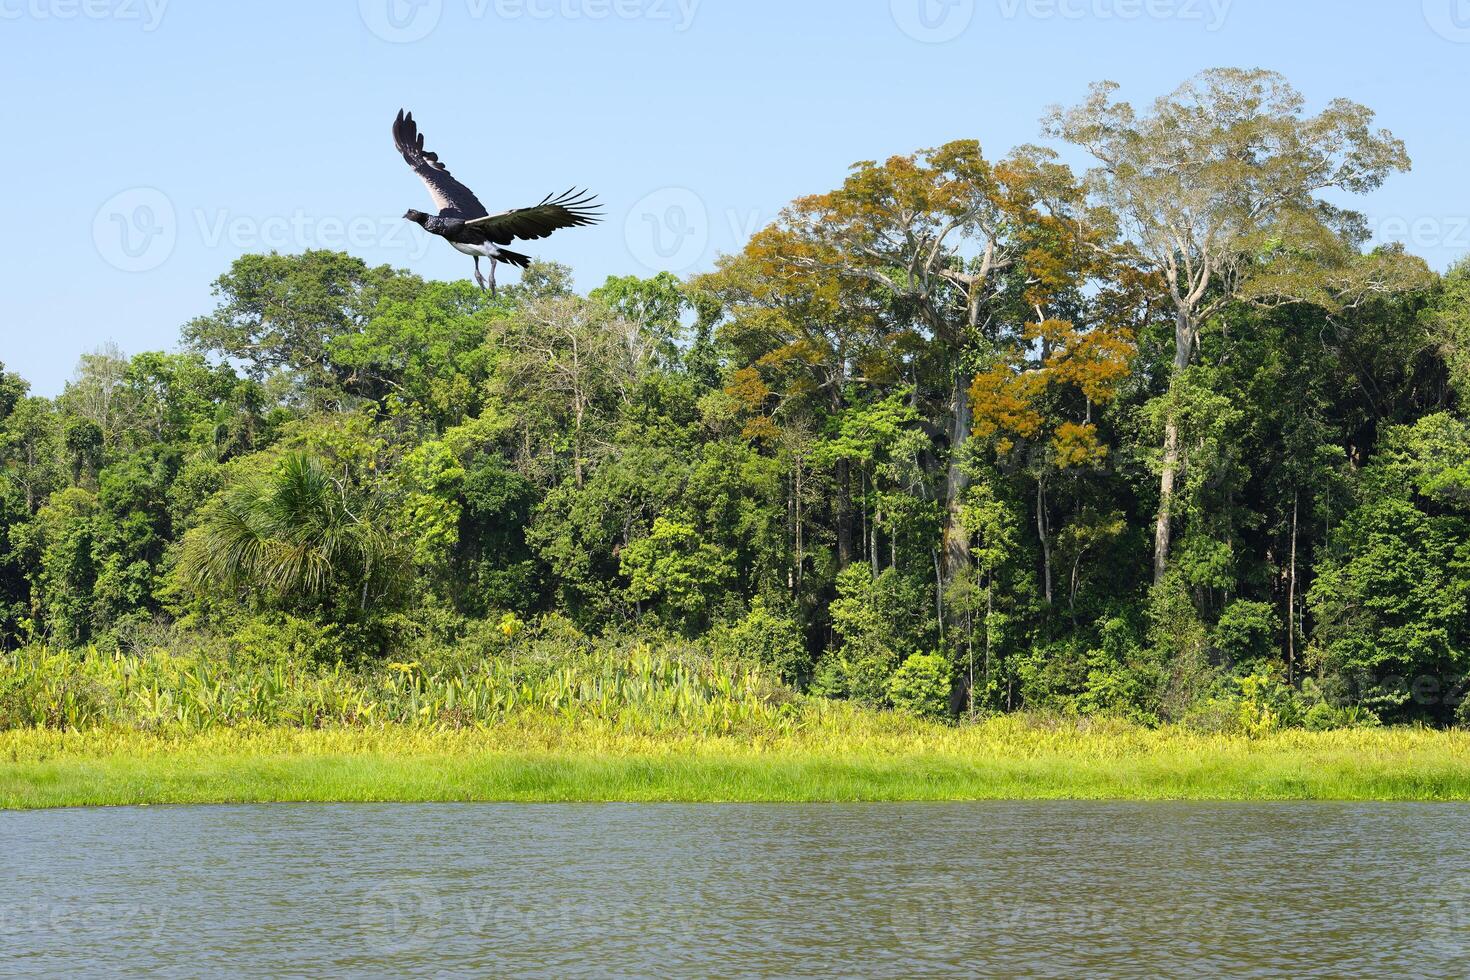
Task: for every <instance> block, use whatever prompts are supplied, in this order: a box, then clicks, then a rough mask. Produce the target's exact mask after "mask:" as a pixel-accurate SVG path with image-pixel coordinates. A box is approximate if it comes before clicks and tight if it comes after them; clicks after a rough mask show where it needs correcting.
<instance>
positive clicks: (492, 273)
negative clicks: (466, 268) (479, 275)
mask: <svg viewBox="0 0 1470 980" xmlns="http://www.w3.org/2000/svg"><path fill="white" fill-rule="evenodd" d="M495 265H496V262H495V257H494V256H493V255H492V256H491V257H490V295H491V296H494V295H495Z"/></svg>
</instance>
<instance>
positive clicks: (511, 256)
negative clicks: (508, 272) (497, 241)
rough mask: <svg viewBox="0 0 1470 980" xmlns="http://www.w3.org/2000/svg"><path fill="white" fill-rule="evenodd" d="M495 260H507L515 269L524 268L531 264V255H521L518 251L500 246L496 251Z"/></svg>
mask: <svg viewBox="0 0 1470 980" xmlns="http://www.w3.org/2000/svg"><path fill="white" fill-rule="evenodd" d="M495 261H497V262H509V263H510V264H511V265H513V266H515V267H516V268H517V269H524V268H526V267H527V266H529V265H530V264H531V257H530V256H529V255H522V254H521V253H520V252H512V251H511V250H510V249H508V248H502V249H501V250H500V251H499V252H498V253H496V255H495Z"/></svg>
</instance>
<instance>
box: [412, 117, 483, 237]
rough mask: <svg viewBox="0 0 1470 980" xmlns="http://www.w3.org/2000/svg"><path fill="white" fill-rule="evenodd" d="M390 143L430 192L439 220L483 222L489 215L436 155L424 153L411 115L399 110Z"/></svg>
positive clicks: (421, 136) (422, 136)
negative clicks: (392, 143) (441, 217)
mask: <svg viewBox="0 0 1470 980" xmlns="http://www.w3.org/2000/svg"><path fill="white" fill-rule="evenodd" d="M393 142H394V143H395V144H396V145H397V146H398V152H399V153H402V154H403V159H404V160H406V161H408V165H409V166H410V167H412V168H413V172H414V173H416V174H418V175H419V179H420V180H422V181H423V182H424V184H425V186H427V187H428V188H429V196H430V197H431V198H433V199H434V205H435V206H436V207H438V208H439V213H440V214H441V215H442V216H444V217H446V218H463V219H469V218H483V217H484V216H485V215H486V214H487V213H488V212H487V211H486V210H485V205H483V204H481V203H480V201H479V198H477V197H475V194H474V192H473V191H471V190H470V189H469V188H468V187H466V186H465V185H463V184H461V183H460V182H459V181H457V180H455V179H454V178H453V177H452V176H450V174H449V170H448V169H447V168H446V167H445V166H444V164H442V163H440V162H439V155H438V154H437V153H430V152H429V151H428V150H425V149H424V134H423V133H420V132H419V127H418V124H417V123H415V122H414V121H413V113H411V112H404V111H403V110H402V109H399V110H398V118H397V119H395V120H393Z"/></svg>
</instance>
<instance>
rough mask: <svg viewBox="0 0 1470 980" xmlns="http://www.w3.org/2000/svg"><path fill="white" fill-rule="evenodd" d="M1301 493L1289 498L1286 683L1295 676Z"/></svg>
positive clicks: (1289, 682)
mask: <svg viewBox="0 0 1470 980" xmlns="http://www.w3.org/2000/svg"><path fill="white" fill-rule="evenodd" d="M1300 501H1301V492H1300V491H1298V492H1297V493H1294V494H1293V495H1292V498H1291V576H1290V578H1289V580H1288V584H1287V587H1286V683H1288V684H1291V683H1293V682H1294V681H1295V679H1296V678H1295V674H1296V515H1297V505H1298V503H1300Z"/></svg>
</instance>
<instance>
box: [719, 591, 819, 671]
mask: <svg viewBox="0 0 1470 980" xmlns="http://www.w3.org/2000/svg"><path fill="white" fill-rule="evenodd" d="M716 645H717V647H718V646H724V645H727V646H728V647H729V648H730V650H731V651H732V652H734V653H735V654H736V655H737V656H739V657H741V658H742V659H745V660H749V661H752V662H754V663H758V664H760V665H761V666H763V667H766V668H769V669H770V671H771V672H772V673H774V674H775V675H776V676H778V677H780V678H781V680H783V681H786V682H787V683H788V684H794V683H796V682H797V681H799V680H801V678H803V677H804V676H805V675H806V674H807V673H808V671H810V669H811V657H810V655H809V654H808V653H807V648H806V639H805V637H803V636H802V634H801V627H800V626H799V625H798V624H797V622H796V621H795V620H794V619H792V618H791V617H790V616H783V615H781V614H779V613H777V612H773V611H772V610H771V609H770V608H768V607H767V606H766V604H765V601H764V600H762V599H761V598H760V597H756V600H755V601H754V602H753V603H751V606H750V612H749V614H747V615H746V617H745V618H744V619H742V620H741V621H740V622H738V623H736V624H735V625H733V626H730V627H727V628H726V629H725V630H723V631H722V633H721V634H720V635H718V636H717V637H716Z"/></svg>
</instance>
